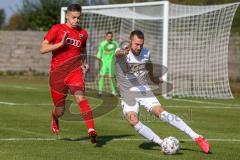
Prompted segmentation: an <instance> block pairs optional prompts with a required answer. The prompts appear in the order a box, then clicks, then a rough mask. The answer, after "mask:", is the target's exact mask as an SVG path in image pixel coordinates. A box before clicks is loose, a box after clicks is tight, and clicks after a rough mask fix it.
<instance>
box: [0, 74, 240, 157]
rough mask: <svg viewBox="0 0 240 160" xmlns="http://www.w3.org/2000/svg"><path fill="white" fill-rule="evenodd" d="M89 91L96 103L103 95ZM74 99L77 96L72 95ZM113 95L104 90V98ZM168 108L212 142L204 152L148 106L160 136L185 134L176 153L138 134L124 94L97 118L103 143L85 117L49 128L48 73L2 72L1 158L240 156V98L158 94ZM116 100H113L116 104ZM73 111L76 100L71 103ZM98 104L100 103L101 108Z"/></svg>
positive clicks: (144, 116)
mask: <svg viewBox="0 0 240 160" xmlns="http://www.w3.org/2000/svg"><path fill="white" fill-rule="evenodd" d="M91 94H95V93H88V94H87V95H88V98H89V102H90V104H91V105H92V107H93V108H98V107H99V104H101V103H102V101H103V99H99V98H96V96H95V95H91ZM70 99H72V98H71V97H70ZM110 99H111V100H112V98H111V97H108V95H105V99H104V101H107V102H109V101H110ZM159 99H160V102H161V103H162V104H163V105H164V106H165V107H166V109H167V110H168V111H169V112H172V113H174V114H177V115H179V116H180V117H181V118H182V119H184V120H185V122H186V123H188V124H189V125H190V126H191V127H192V128H193V129H194V130H195V131H197V132H199V133H200V134H202V135H203V136H205V137H206V138H207V139H209V141H210V143H211V145H212V152H211V153H210V154H204V153H203V152H201V151H200V148H198V146H197V145H196V144H195V143H194V142H193V141H191V139H190V138H189V137H187V136H186V135H185V134H184V133H182V132H180V131H178V130H177V129H175V128H173V127H171V126H170V125H168V124H166V123H163V122H160V121H159V120H158V119H156V118H154V117H152V116H151V115H149V114H148V113H147V112H146V111H145V110H144V109H143V108H142V110H141V116H140V119H141V121H142V122H143V123H145V124H146V125H147V126H149V127H150V128H152V129H153V130H154V131H155V132H156V133H157V134H158V135H159V136H160V137H162V138H163V137H165V136H175V137H177V138H178V139H180V140H181V151H180V152H179V153H178V154H176V155H161V154H160V150H159V146H157V145H156V144H154V143H151V142H148V141H146V140H145V139H143V138H142V137H141V136H139V135H137V133H136V132H135V131H134V129H133V128H131V127H130V126H129V125H128V124H127V122H126V121H125V120H124V118H123V115H122V111H121V108H120V106H119V100H117V99H115V100H117V101H115V102H114V103H116V104H117V105H116V106H115V107H114V108H112V109H109V110H108V109H107V108H104V106H101V107H102V110H103V111H106V110H107V111H108V112H107V113H104V114H99V116H97V118H96V119H95V126H96V129H97V131H98V134H99V137H98V143H97V144H96V145H93V144H91V143H90V142H89V139H88V137H87V130H86V127H85V125H84V123H83V122H82V121H81V118H79V121H78V120H76V119H75V120H74V121H67V120H61V121H60V127H61V133H60V135H59V136H54V135H52V134H51V132H50V122H51V109H52V101H51V97H50V93H49V88H48V80H47V78H46V77H45V78H44V77H14V76H9V77H3V76H2V77H0V124H1V125H0V159H1V160H33V159H34V160H40V159H41V160H55V159H57V160H66V159H69V160H79V159H84V160H96V159H101V160H113V159H116V160H124V159H129V160H139V159H141V160H142V159H147V160H155V159H156V160H158V159H163V160H165V159H174V160H186V159H195V160H198V159H199V160H202V159H204V160H205V159H209V160H210V159H211V160H213V159H214V160H226V159H228V160H231V159H236V160H237V159H239V158H240V153H239V150H240V127H239V120H240V118H239V115H240V98H239V97H235V99H233V100H202V99H171V100H165V99H163V98H161V97H159ZM111 103H112V102H109V104H111ZM72 109H73V110H74V112H77V111H78V109H77V106H76V105H72ZM98 109H99V108H98Z"/></svg>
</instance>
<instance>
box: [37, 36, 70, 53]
mask: <svg viewBox="0 0 240 160" xmlns="http://www.w3.org/2000/svg"><path fill="white" fill-rule="evenodd" d="M66 38H67V32H65V33H64V35H63V38H62V40H61V41H60V42H59V43H56V44H50V43H49V41H47V40H44V41H43V42H42V47H41V49H40V53H41V54H45V53H49V52H52V51H54V50H56V49H58V48H61V47H63V46H64V45H65V40H66Z"/></svg>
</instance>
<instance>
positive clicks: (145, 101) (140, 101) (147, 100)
mask: <svg viewBox="0 0 240 160" xmlns="http://www.w3.org/2000/svg"><path fill="white" fill-rule="evenodd" d="M139 105H143V106H144V108H145V109H146V110H147V111H148V112H150V111H151V110H152V107H153V106H155V105H161V104H160V102H159V101H158V99H157V98H156V97H144V98H136V103H135V105H133V106H130V105H128V104H127V103H126V102H125V101H123V100H121V106H122V109H123V113H124V115H125V114H126V113H127V112H135V113H137V114H138V112H139Z"/></svg>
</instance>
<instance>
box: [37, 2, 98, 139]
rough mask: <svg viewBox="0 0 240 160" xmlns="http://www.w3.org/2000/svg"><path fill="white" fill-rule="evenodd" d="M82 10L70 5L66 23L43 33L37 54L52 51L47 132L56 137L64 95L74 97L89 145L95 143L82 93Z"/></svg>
mask: <svg viewBox="0 0 240 160" xmlns="http://www.w3.org/2000/svg"><path fill="white" fill-rule="evenodd" d="M81 11H82V8H81V6H80V5H79V4H71V5H69V6H68V8H67V13H66V20H67V21H66V23H65V24H57V25H53V26H52V28H51V29H50V30H49V31H48V32H47V34H46V35H45V37H44V40H43V42H42V47H41V49H40V52H41V54H45V53H48V52H52V61H51V69H50V87H51V95H52V99H53V103H54V108H53V111H52V124H51V129H52V132H53V133H54V134H58V133H59V131H60V129H59V120H58V118H59V117H61V116H62V115H63V114H64V110H65V100H66V97H67V94H68V92H70V93H71V94H72V95H74V96H75V97H76V100H77V103H78V105H79V108H80V110H81V113H82V117H83V120H84V122H85V124H86V126H87V127H88V135H89V137H90V139H91V142H92V143H96V136H97V133H96V131H95V130H94V121H93V114H92V110H91V107H90V105H89V104H88V101H87V99H85V98H84V96H83V93H84V89H85V82H84V73H83V72H86V71H88V69H89V65H88V64H87V62H86V42H87V38H88V34H87V32H86V31H85V30H84V29H82V28H81V27H79V21H80V16H81Z"/></svg>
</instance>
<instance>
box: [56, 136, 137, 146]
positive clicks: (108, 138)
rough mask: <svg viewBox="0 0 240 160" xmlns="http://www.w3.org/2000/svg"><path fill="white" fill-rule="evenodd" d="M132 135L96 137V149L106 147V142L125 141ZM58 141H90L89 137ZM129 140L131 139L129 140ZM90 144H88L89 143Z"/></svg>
mask: <svg viewBox="0 0 240 160" xmlns="http://www.w3.org/2000/svg"><path fill="white" fill-rule="evenodd" d="M131 136H134V135H129V134H123V135H108V136H98V137H97V143H96V147H102V146H103V145H106V144H107V142H110V141H121V140H125V139H127V138H128V137H131ZM59 140H64V141H90V140H89V137H82V138H61V139H59ZM129 140H131V139H129ZM89 143H90V142H89Z"/></svg>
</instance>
